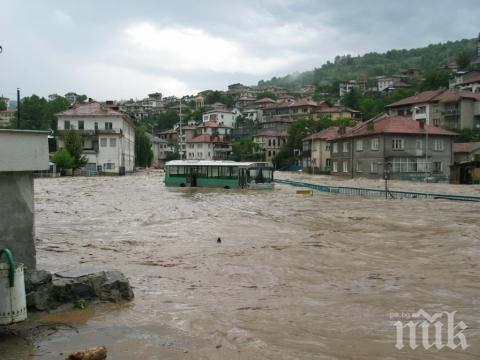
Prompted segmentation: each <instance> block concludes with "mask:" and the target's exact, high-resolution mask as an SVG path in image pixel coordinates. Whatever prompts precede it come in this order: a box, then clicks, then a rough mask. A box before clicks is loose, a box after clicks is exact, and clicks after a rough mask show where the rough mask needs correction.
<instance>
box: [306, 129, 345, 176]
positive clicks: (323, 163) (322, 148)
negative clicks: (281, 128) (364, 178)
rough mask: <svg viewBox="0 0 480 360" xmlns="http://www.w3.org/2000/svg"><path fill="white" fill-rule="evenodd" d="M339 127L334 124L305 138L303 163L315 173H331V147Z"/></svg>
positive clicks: (307, 169)
mask: <svg viewBox="0 0 480 360" xmlns="http://www.w3.org/2000/svg"><path fill="white" fill-rule="evenodd" d="M338 131H339V128H338V127H337V126H332V127H329V128H327V129H324V130H322V131H319V132H317V133H314V134H312V135H309V136H307V137H306V138H305V139H303V153H302V165H303V168H304V169H306V171H307V172H309V173H313V174H319V173H329V172H330V171H331V170H332V159H331V155H330V147H331V143H330V141H332V140H333V139H335V138H336V137H337V136H338Z"/></svg>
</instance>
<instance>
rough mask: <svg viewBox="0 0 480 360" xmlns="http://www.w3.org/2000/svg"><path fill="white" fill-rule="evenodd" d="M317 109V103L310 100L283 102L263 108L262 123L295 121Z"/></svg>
mask: <svg viewBox="0 0 480 360" xmlns="http://www.w3.org/2000/svg"><path fill="white" fill-rule="evenodd" d="M317 107H318V103H317V102H315V101H313V100H310V99H298V100H285V101H280V102H277V103H273V104H270V105H267V106H265V107H264V108H263V109H262V119H263V121H264V122H270V121H277V120H290V121H293V120H296V119H298V118H300V117H307V116H310V114H312V113H313V111H314V110H315V109H316V108H317Z"/></svg>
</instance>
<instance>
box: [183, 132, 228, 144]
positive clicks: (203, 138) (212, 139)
mask: <svg viewBox="0 0 480 360" xmlns="http://www.w3.org/2000/svg"><path fill="white" fill-rule="evenodd" d="M192 143H222V144H224V143H226V141H224V140H221V139H220V137H219V136H217V135H209V134H202V135H198V136H196V137H194V138H192V139H190V140H188V141H187V144H192Z"/></svg>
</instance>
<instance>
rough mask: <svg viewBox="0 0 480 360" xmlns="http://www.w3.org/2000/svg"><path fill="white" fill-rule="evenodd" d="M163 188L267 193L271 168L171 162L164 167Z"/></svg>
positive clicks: (260, 164) (248, 164)
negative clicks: (256, 190) (259, 191)
mask: <svg viewBox="0 0 480 360" xmlns="http://www.w3.org/2000/svg"><path fill="white" fill-rule="evenodd" d="M165 185H166V186H180V187H185V186H188V187H196V186H198V187H223V188H225V189H230V188H252V189H269V188H272V187H273V165H272V164H271V163H269V162H235V161H206V160H205V161H204V160H173V161H169V162H167V163H166V164H165Z"/></svg>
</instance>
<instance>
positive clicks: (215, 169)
mask: <svg viewBox="0 0 480 360" xmlns="http://www.w3.org/2000/svg"><path fill="white" fill-rule="evenodd" d="M210 177H218V166H212V167H210Z"/></svg>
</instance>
